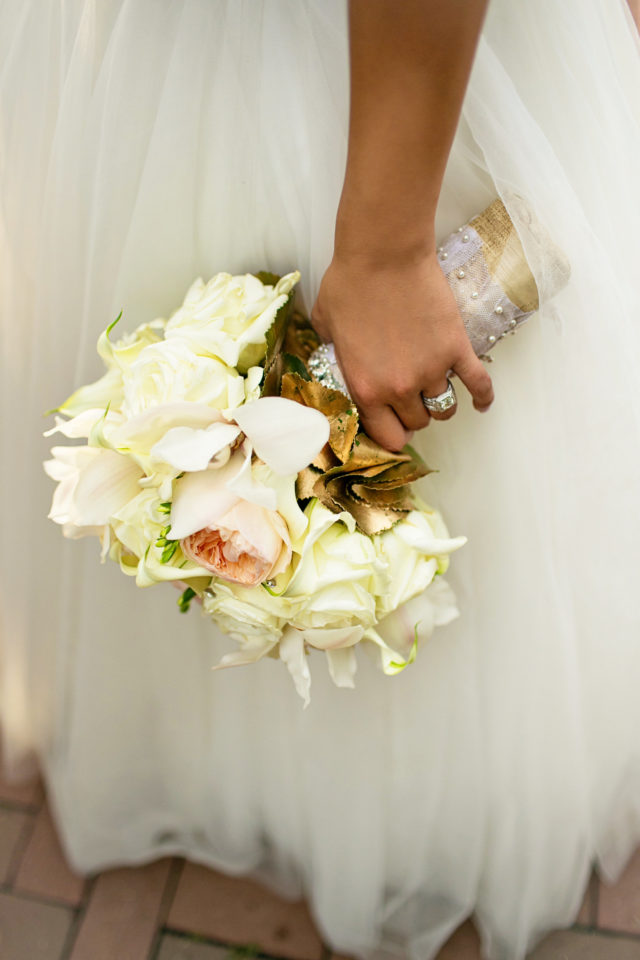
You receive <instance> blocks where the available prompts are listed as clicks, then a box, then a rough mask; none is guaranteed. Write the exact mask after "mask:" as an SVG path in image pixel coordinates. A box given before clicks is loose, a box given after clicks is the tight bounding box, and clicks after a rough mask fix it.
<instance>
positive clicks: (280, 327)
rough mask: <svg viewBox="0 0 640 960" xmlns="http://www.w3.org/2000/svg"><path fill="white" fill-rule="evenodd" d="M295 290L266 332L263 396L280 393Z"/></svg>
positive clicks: (273, 395)
mask: <svg viewBox="0 0 640 960" xmlns="http://www.w3.org/2000/svg"><path fill="white" fill-rule="evenodd" d="M294 296H295V291H294V290H292V291H291V293H290V294H289V296H288V297H287V299H286V301H285V302H284V303H283V304H282V306H281V307H280V309H279V310H278V312H277V313H276V315H275V317H274V320H273V323H272V324H271V326H270V327H269V329H268V330H267V332H266V334H265V341H266V344H267V349H266V352H265V357H264V364H263V365H264V376H263V378H262V386H261V389H260V396H261V397H277V396H279V394H280V381H281V379H282V365H283V360H282V344H283V343H284V338H285V335H286V332H287V326H288V324H289V319H290V317H291V312H292V310H293V300H294Z"/></svg>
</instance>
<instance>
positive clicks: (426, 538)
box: [372, 506, 467, 620]
mask: <svg viewBox="0 0 640 960" xmlns="http://www.w3.org/2000/svg"><path fill="white" fill-rule="evenodd" d="M372 539H373V543H374V547H375V550H376V553H377V555H378V557H379V559H380V560H381V561H382V562H383V563H384V564H385V565H386V568H387V571H388V574H387V584H386V587H385V589H384V590H381V591H380V594H379V595H378V597H377V603H376V614H377V617H378V619H380V620H381V619H382V618H383V617H386V616H387V614H389V613H391V611H392V610H396V609H397V608H398V607H399V606H401V605H402V604H403V603H406V602H407V601H408V600H410V599H411V598H412V597H415V596H416V594H420V593H422V592H423V591H424V590H425V589H426V588H427V587H428V586H429V584H430V583H431V581H432V580H433V578H434V577H435V576H436V574H441V573H445V572H446V570H447V567H448V565H449V554H450V553H452V552H453V551H454V550H458V549H459V548H460V547H461V546H463V545H464V544H465V543H466V542H467V541H466V537H450V536H449V533H448V531H447V528H446V526H445V524H444V521H443V519H442V517H441V515H440V514H439V513H438V511H437V510H431V509H429V508H428V507H426V506H424V507H423V509H421V510H413V511H412V512H411V513H410V514H408V515H407V516H406V517H404V518H403V519H402V520H400V521H399V523H396V524H395V525H394V526H393V527H391V529H390V530H385V531H384V532H383V533H379V534H376V535H375V536H374V537H373V538H372Z"/></svg>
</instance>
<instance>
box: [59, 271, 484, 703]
mask: <svg viewBox="0 0 640 960" xmlns="http://www.w3.org/2000/svg"><path fill="white" fill-rule="evenodd" d="M298 279H299V274H298V273H291V274H288V275H287V276H285V277H282V278H278V277H276V276H274V275H272V274H258V275H256V276H253V275H246V276H231V275H229V274H226V273H220V274H217V275H216V276H215V277H213V278H212V279H211V280H210V281H209V282H208V283H206V284H205V283H203V281H202V280H197V281H196V282H195V283H194V284H193V285H192V287H191V288H190V290H189V291H188V293H187V295H186V298H185V300H184V303H183V304H182V306H181V307H180V308H179V309H178V310H177V311H176V312H175V313H174V314H173V315H172V316H171V317H170V319H169V320H164V319H158V320H154V321H152V322H151V323H145V324H142V325H141V326H139V327H138V328H137V329H136V330H135V331H134V332H133V333H130V334H126V335H125V336H123V337H121V338H120V339H115V338H114V335H113V329H114V327H115V325H116V324H117V323H118V321H119V320H120V317H118V319H117V320H116V321H114V323H112V324H111V326H110V327H108V328H107V329H106V330H105V331H104V333H103V334H102V335H101V336H100V339H99V341H98V353H99V355H100V357H101V358H102V360H103V361H104V363H105V366H106V373H105V374H104V376H102V377H101V378H100V379H99V380H97V381H96V382H95V383H91V384H89V385H87V386H84V387H81V388H80V389H79V390H77V391H76V392H75V393H74V394H72V396H71V397H69V399H68V400H67V401H66V402H65V403H64V404H62V406H61V407H59V408H58V409H57V410H56V411H52V412H56V413H58V414H62V416H57V417H56V425H55V427H54V428H53V429H51V430H49V431H48V432H47V434H46V435H47V436H49V435H51V434H53V433H61V434H63V436H65V437H67V438H69V439H71V440H82V441H83V442H82V443H81V444H79V445H69V446H59V447H54V448H53V450H52V459H51V460H48V461H47V462H46V463H45V470H46V472H47V473H48V475H49V476H50V477H51V478H52V479H53V480H55V481H57V483H58V486H57V488H56V490H55V493H54V496H53V504H52V507H51V512H50V514H49V516H50V517H51V519H52V520H54V521H55V522H56V523H58V524H60V525H61V526H62V532H63V534H64V535H65V536H66V537H72V538H76V537H82V536H87V535H94V536H96V537H98V538H99V539H100V542H101V545H102V558H103V560H104V559H106V557H109V558H111V559H112V560H114V561H115V562H117V563H118V564H119V565H120V568H121V569H122V571H123V572H124V573H126V574H128V575H130V576H132V577H135V579H136V583H137V584H138V586H141V587H146V586H150V585H152V584H156V583H162V582H165V581H174V582H175V583H176V584H177V585H179V586H180V588H181V590H182V593H181V596H180V598H179V600H178V605H179V607H180V610H181V611H183V612H184V611H186V610H187V609H188V607H189V604H190V603H191V601H193V600H194V599H196V600H197V601H199V602H200V603H201V605H202V610H203V612H204V613H205V614H206V615H208V616H209V617H211V618H212V620H214V621H215V623H216V624H218V626H219V627H220V628H221V629H222V630H223V631H224V632H225V633H227V634H229V635H230V637H231V638H232V639H233V640H234V641H235V642H236V643H237V650H236V651H235V652H233V653H229V654H227V655H226V656H224V657H223V658H222V660H221V662H220V664H219V665H218V666H221V667H227V666H234V665H239V664H247V663H252V662H254V661H256V660H259V659H261V658H262V657H264V656H271V657H279V658H280V659H281V660H282V661H283V662H284V663H285V664H286V666H287V667H288V669H289V671H290V673H291V675H292V677H293V680H294V683H295V686H296V689H297V691H298V693H299V694H300V695H301V696H302V697H303V699H304V700H305V704H306V703H308V702H309V690H310V673H309V669H308V665H307V657H306V654H307V653H308V651H309V650H310V648H317V649H319V650H324V651H325V652H326V657H327V661H328V667H329V671H330V674H331V677H332V678H333V680H334V682H335V683H336V684H337V685H338V686H345V687H349V686H353V678H354V674H355V671H356V657H355V652H354V648H355V646H356V645H357V644H362V645H364V646H365V647H367V648H368V649H369V650H370V651H372V652H373V653H374V655H375V657H376V658H377V660H378V661H379V663H380V665H381V667H382V669H383V671H384V672H385V673H387V674H394V673H397V672H398V671H400V670H402V669H403V668H404V667H405V666H406V665H407V664H408V663H411V662H412V661H413V660H414V659H415V656H416V650H417V646H418V641H419V640H420V639H422V638H424V637H426V636H428V635H429V634H430V632H431V631H432V630H433V628H434V626H436V625H438V624H444V623H447V622H448V621H449V620H451V619H452V618H453V617H455V616H456V615H457V610H456V607H455V600H454V597H453V595H452V592H451V590H450V589H449V587H448V586H447V585H446V583H445V581H444V580H443V579H442V576H441V575H442V574H443V573H444V572H445V571H446V569H447V564H448V556H449V554H450V553H451V551H453V550H455V549H457V548H458V547H460V546H461V545H462V544H463V543H464V542H465V540H464V538H463V537H457V538H453V539H452V538H450V537H449V535H448V533H447V530H446V527H445V525H444V522H443V520H442V518H441V516H440V515H439V513H438V512H437V511H435V510H433V509H432V508H430V507H428V506H427V505H426V504H425V503H423V502H422V501H421V500H420V499H419V498H418V497H417V496H416V495H415V493H414V492H413V491H412V488H411V484H412V483H413V482H414V481H415V480H417V479H418V478H419V477H422V476H424V475H425V474H427V473H428V472H429V471H428V468H427V467H426V466H425V464H424V463H423V462H422V461H421V460H420V458H419V457H418V456H417V454H416V453H415V452H414V451H413V450H412V449H411V448H409V447H407V448H405V450H404V451H403V452H402V453H390V452H389V451H387V450H384V449H382V448H381V447H379V446H378V445H377V444H375V443H374V442H373V441H372V440H371V439H370V438H369V437H368V436H367V435H366V434H365V433H363V432H362V431H361V430H360V428H359V421H358V413H357V410H356V408H355V406H354V405H353V403H352V402H351V400H350V399H349V397H348V396H346V395H345V394H344V393H342V392H340V391H339V390H336V389H333V388H331V387H327V386H326V385H324V384H322V383H321V382H319V381H318V380H315V379H314V378H313V376H312V374H311V368H312V367H313V364H309V363H308V361H309V358H310V357H311V355H312V354H313V352H314V350H316V348H317V346H318V340H317V337H316V335H315V333H314V331H313V329H312V328H311V326H310V325H309V323H308V321H306V320H305V318H304V317H302V316H301V314H299V313H298V312H297V311H295V310H294V307H293V288H294V286H295V284H296V283H297V281H298Z"/></svg>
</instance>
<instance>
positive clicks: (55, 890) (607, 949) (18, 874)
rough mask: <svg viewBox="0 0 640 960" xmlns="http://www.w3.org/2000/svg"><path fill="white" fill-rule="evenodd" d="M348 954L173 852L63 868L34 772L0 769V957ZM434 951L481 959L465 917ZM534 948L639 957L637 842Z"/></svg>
mask: <svg viewBox="0 0 640 960" xmlns="http://www.w3.org/2000/svg"><path fill="white" fill-rule="evenodd" d="M251 957H266V958H278V960H347V958H340V957H338V956H337V954H332V953H331V951H330V950H329V949H328V948H327V947H326V946H325V945H324V944H323V943H322V941H321V939H320V936H319V934H318V932H317V931H316V929H315V927H314V924H313V921H312V919H311V917H310V915H309V911H308V909H307V907H306V905H305V904H304V903H293V904H292V903H289V902H286V901H284V900H281V899H279V898H278V897H276V896H274V895H273V894H272V893H270V892H269V891H267V890H265V889H264V888H262V887H260V886H258V885H257V884H255V883H253V882H251V881H248V880H242V879H235V878H230V877H225V876H223V875H222V874H219V873H216V872H214V871H212V870H208V869H206V868H204V867H201V866H197V865H195V864H192V863H188V862H185V861H184V860H182V859H179V858H175V857H173V858H166V859H164V860H158V861H156V862H155V863H152V864H149V865H147V866H144V867H137V868H121V869H117V870H107V871H105V872H104V873H100V874H97V875H95V876H92V877H89V878H83V877H80V876H77V875H76V874H74V873H73V872H72V870H71V869H70V867H69V866H68V864H67V862H66V861H65V858H64V855H63V853H62V850H61V848H60V843H59V840H58V837H57V834H56V830H55V825H54V823H53V822H52V819H51V815H50V812H49V808H48V806H47V802H46V799H45V797H44V792H43V789H42V786H41V784H39V783H33V784H30V785H28V786H26V787H20V788H17V787H13V786H11V785H9V784H7V783H4V782H2V781H1V780H0V960H227V958H228V960H242V958H244V960H249V958H251ZM438 960H480V952H479V947H478V938H477V935H476V933H475V930H474V928H473V926H472V925H471V924H470V923H466V924H464V926H462V927H461V928H460V929H459V930H458V931H457V932H456V934H454V936H453V937H452V939H451V940H450V941H449V943H448V944H447V945H446V946H445V947H444V948H443V950H442V951H441V953H440V955H439V957H438ZM531 960H640V852H639V853H638V855H636V857H635V858H634V859H633V861H632V862H631V864H630V865H629V867H628V869H627V871H626V873H625V875H624V876H623V877H622V879H621V881H620V883H619V884H618V885H617V886H616V887H613V888H608V887H604V886H602V885H601V884H599V883H598V881H597V879H596V878H595V877H594V878H593V879H592V882H591V886H590V888H589V891H588V893H587V896H586V898H585V902H584V904H583V906H582V909H581V911H580V914H579V917H578V918H577V923H576V925H575V926H574V927H573V928H572V929H571V930H566V931H562V932H559V933H555V934H553V935H552V936H550V937H548V938H547V939H546V940H545V941H544V943H543V944H542V945H541V946H540V947H539V948H538V949H537V950H536V951H535V952H534V954H533V955H532V957H531Z"/></svg>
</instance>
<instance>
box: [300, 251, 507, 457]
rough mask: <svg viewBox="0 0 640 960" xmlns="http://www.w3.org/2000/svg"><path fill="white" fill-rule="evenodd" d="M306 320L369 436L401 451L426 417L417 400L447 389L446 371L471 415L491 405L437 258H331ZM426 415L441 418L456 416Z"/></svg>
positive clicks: (489, 387) (485, 381) (486, 379)
mask: <svg viewBox="0 0 640 960" xmlns="http://www.w3.org/2000/svg"><path fill="white" fill-rule="evenodd" d="M311 319H312V322H313V325H314V327H315V329H316V330H317V332H318V334H319V335H320V336H321V337H322V338H323V339H324V340H332V341H333V343H334V345H335V350H336V357H337V359H338V363H339V364H340V368H341V370H342V373H343V376H344V378H345V381H346V384H347V387H348V389H349V392H350V393H351V396H352V397H353V399H354V400H355V402H356V404H357V405H358V408H359V411H360V415H361V420H362V425H363V427H364V429H365V430H366V432H367V433H368V434H369V436H370V437H371V438H372V439H373V440H376V441H377V442H378V443H380V444H382V446H383V447H386V448H387V449H388V450H400V449H401V448H402V447H403V446H404V445H405V443H407V442H408V440H409V439H410V434H411V432H413V431H414V430H419V429H421V428H422V427H425V426H427V424H428V423H429V419H430V415H429V413H428V411H427V410H426V408H425V406H424V403H423V402H422V395H424V396H426V397H435V396H437V395H438V394H440V393H442V392H443V391H444V390H446V387H447V374H448V373H449V372H450V371H452V370H453V372H454V373H455V374H457V375H458V377H459V378H460V380H461V381H462V383H463V384H464V385H465V387H466V388H467V389H468V391H469V393H470V394H471V396H472V397H473V405H474V407H475V408H476V410H487V409H488V407H489V406H490V404H491V403H492V401H493V388H492V384H491V378H490V376H489V374H488V373H487V371H486V369H485V367H484V366H483V364H482V362H481V361H480V360H478V358H477V357H476V355H475V354H474V352H473V349H472V347H471V344H470V342H469V338H468V337H467V333H466V331H465V328H464V325H463V322H462V318H461V316H460V313H459V311H458V307H457V305H456V302H455V299H454V297H453V294H452V292H451V290H450V288H449V285H448V283H447V281H446V279H445V277H444V274H443V273H442V271H441V269H440V267H439V265H438V261H437V259H436V254H435V253H433V254H421V255H420V256H419V257H417V258H412V259H408V260H407V261H406V262H395V263H390V264H388V265H383V266H381V265H380V263H379V262H378V263H377V264H376V266H375V268H374V267H373V266H372V265H371V264H369V263H367V261H366V259H365V260H362V259H349V258H341V257H339V256H336V255H334V258H333V260H332V262H331V264H330V266H329V268H328V269H327V271H326V273H325V275H324V277H323V280H322V283H321V285H320V291H319V293H318V298H317V300H316V303H315V305H314V307H313V310H312V312H311ZM455 409H456V408H455V407H453V408H451V409H450V410H448V411H447V412H446V413H441V414H432V416H435V417H436V418H437V419H441V420H446V419H448V418H449V417H450V416H453V414H454V413H455Z"/></svg>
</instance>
